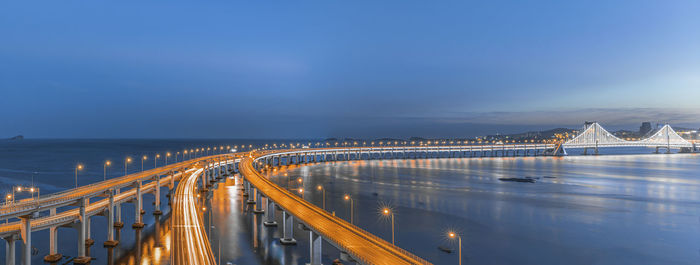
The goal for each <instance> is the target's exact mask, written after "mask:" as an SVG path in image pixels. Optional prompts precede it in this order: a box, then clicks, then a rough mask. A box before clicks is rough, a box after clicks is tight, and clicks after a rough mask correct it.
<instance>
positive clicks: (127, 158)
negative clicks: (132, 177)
mask: <svg viewBox="0 0 700 265" xmlns="http://www.w3.org/2000/svg"><path fill="white" fill-rule="evenodd" d="M128 163H131V157H128V156H127V157H126V159H124V176H126V164H128Z"/></svg>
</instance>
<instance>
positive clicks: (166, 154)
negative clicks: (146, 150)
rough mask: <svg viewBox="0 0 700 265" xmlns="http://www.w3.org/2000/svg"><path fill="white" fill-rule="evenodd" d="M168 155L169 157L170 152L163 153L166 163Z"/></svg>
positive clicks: (166, 162)
mask: <svg viewBox="0 0 700 265" xmlns="http://www.w3.org/2000/svg"><path fill="white" fill-rule="evenodd" d="M168 157H170V152H167V153H165V164H166V165H167V164H168Z"/></svg>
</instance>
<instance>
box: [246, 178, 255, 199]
mask: <svg viewBox="0 0 700 265" xmlns="http://www.w3.org/2000/svg"><path fill="white" fill-rule="evenodd" d="M247 184H248V200H247V201H246V203H247V204H255V199H256V198H255V197H256V194H255V192H256V190H255V188H253V187H251V186H250V182H248V183H247Z"/></svg>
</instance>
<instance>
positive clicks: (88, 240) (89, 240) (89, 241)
mask: <svg viewBox="0 0 700 265" xmlns="http://www.w3.org/2000/svg"><path fill="white" fill-rule="evenodd" d="M90 219H91V217H90V216H88V217H87V218H85V220H87V221H85V246H87V247H90V246H92V244H95V240H92V238H91V237H90Z"/></svg>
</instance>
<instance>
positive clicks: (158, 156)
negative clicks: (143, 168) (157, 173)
mask: <svg viewBox="0 0 700 265" xmlns="http://www.w3.org/2000/svg"><path fill="white" fill-rule="evenodd" d="M158 158H160V154H156V158H155V159H153V168H157V167H158Z"/></svg>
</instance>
